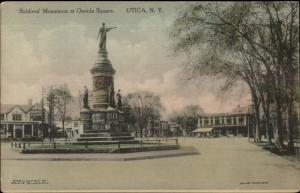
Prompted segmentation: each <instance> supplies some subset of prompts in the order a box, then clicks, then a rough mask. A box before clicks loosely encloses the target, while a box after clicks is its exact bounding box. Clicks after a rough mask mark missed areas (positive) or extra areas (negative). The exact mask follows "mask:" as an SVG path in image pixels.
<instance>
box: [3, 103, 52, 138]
mask: <svg viewBox="0 0 300 193" xmlns="http://www.w3.org/2000/svg"><path fill="white" fill-rule="evenodd" d="M46 119H47V115H46V111H45V110H42V106H41V105H40V104H38V103H36V104H32V100H31V99H30V100H29V101H28V104H27V105H17V104H14V105H5V104H1V123H0V131H1V138H2V139H3V138H11V139H18V138H27V137H41V136H43V130H42V127H41V125H42V122H43V120H44V121H47V120H46Z"/></svg>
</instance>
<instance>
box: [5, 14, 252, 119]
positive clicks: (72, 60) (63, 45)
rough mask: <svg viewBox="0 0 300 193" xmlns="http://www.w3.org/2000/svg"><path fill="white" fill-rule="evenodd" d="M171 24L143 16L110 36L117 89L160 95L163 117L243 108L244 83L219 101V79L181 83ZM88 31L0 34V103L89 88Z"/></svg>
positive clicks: (74, 27) (92, 52)
mask: <svg viewBox="0 0 300 193" xmlns="http://www.w3.org/2000/svg"><path fill="white" fill-rule="evenodd" d="M171 20H172V19H170V18H164V19H162V17H147V18H144V19H141V20H140V21H139V22H138V23H137V24H136V25H134V26H133V25H132V26H123V28H122V29H120V30H119V29H116V31H114V32H113V31H112V32H110V33H109V34H108V38H109V39H108V45H107V47H108V52H109V59H110V61H111V62H112V64H113V67H114V68H115V70H116V75H115V87H116V89H118V88H120V89H121V90H122V92H123V94H126V93H130V92H135V91H139V90H148V91H152V92H153V93H155V94H157V95H160V96H161V101H162V103H163V106H164V107H165V109H166V111H165V112H164V113H165V114H167V113H170V112H172V111H178V110H181V109H183V108H184V107H185V106H187V105H190V104H198V105H200V106H202V107H203V109H204V110H205V111H206V112H224V111H230V110H231V109H232V108H234V107H236V105H237V104H241V105H242V104H247V102H248V100H249V93H248V91H247V87H246V86H245V85H243V84H239V85H238V86H237V87H236V89H233V91H231V92H228V93H226V94H223V95H221V97H220V96H218V90H219V89H220V86H221V85H222V83H223V82H222V81H223V80H222V79H213V78H203V79H201V81H200V82H201V84H195V83H191V82H188V83H186V84H183V82H182V81H181V79H182V74H181V65H182V62H183V61H184V59H185V58H183V57H174V56H171V55H170V45H169V43H170V42H169V39H168V37H167V34H166V31H167V27H168V26H169V25H170V23H171ZM88 27H89V26H88V25H84V24H79V23H75V22H69V23H67V24H65V25H52V26H51V25H48V26H41V27H39V28H38V27H37V29H35V31H34V34H35V36H34V38H32V37H31V36H32V34H30V35H28V34H29V33H28V31H27V32H26V29H24V28H22V29H19V28H16V27H6V28H5V29H3V32H4V34H3V36H5V38H2V39H1V40H2V43H1V47H2V48H3V50H5V51H4V52H2V53H3V54H2V76H1V79H2V87H1V88H2V102H3V103H18V104H20V103H26V102H27V99H28V98H33V99H34V101H36V102H38V101H39V100H40V99H41V90H42V87H43V86H48V85H62V84H67V85H68V87H69V89H70V91H71V92H72V94H73V95H78V91H79V90H81V89H82V88H83V86H84V85H87V86H88V87H89V88H91V87H92V85H91V84H92V81H91V74H90V69H91V68H92V65H93V63H94V62H95V60H96V54H97V46H98V45H97V44H98V43H97V40H96V37H95V36H94V35H95V34H96V33H89V31H90V29H89V28H88ZM24 30H25V31H24ZM118 30H119V31H118Z"/></svg>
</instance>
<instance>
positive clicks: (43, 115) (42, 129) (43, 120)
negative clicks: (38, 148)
mask: <svg viewBox="0 0 300 193" xmlns="http://www.w3.org/2000/svg"><path fill="white" fill-rule="evenodd" d="M40 129H41V132H42V138H43V140H44V137H45V136H44V129H45V108H44V87H42V125H41V128H40Z"/></svg>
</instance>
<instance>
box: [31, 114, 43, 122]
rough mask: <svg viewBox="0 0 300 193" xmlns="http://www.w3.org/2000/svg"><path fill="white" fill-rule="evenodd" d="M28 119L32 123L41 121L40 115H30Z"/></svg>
mask: <svg viewBox="0 0 300 193" xmlns="http://www.w3.org/2000/svg"><path fill="white" fill-rule="evenodd" d="M30 119H31V120H32V121H42V115H41V114H30Z"/></svg>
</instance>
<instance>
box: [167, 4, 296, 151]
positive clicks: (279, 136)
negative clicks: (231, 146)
mask: <svg viewBox="0 0 300 193" xmlns="http://www.w3.org/2000/svg"><path fill="white" fill-rule="evenodd" d="M298 14H299V8H298V2H226V3H222V2H214V3H200V4H194V5H192V6H190V8H188V9H187V10H186V11H185V12H183V13H182V14H181V15H179V17H178V18H177V20H176V21H175V23H174V25H173V27H172V32H171V35H172V37H173V39H174V42H175V45H174V50H175V52H185V53H188V54H189V58H190V61H189V62H188V63H187V67H186V69H187V70H188V71H189V72H193V76H194V77H195V74H196V76H203V75H210V76H216V75H222V76H224V77H225V78H226V79H227V83H228V84H227V86H232V85H233V83H234V82H236V81H244V82H245V83H246V84H248V86H249V90H250V93H251V95H252V101H253V104H254V109H255V120H256V130H255V131H256V135H255V141H256V142H259V141H260V125H259V123H260V120H259V117H260V115H259V113H260V111H259V109H260V106H262V108H263V111H264V114H265V117H266V119H267V122H270V113H269V111H270V105H271V103H273V104H274V106H275V111H276V112H275V113H276V122H277V124H276V125H275V127H274V129H275V132H274V133H275V134H276V135H275V141H276V146H277V147H278V148H282V147H283V129H284V125H283V113H284V111H285V112H286V113H287V115H288V117H291V114H292V112H293V105H292V104H293V102H294V100H295V86H294V82H295V76H296V74H295V72H297V65H295V61H297V58H298V53H297V50H298V46H299V45H298V42H299V35H298V26H299V20H297V18H298ZM291 71H293V72H291ZM285 106H286V107H287V108H286V110H285V109H284V107H285ZM288 120H289V121H288V122H289V124H288V127H287V128H288V129H287V131H288V133H289V135H288V136H289V137H288V141H289V149H292V148H293V146H292V144H293V142H292V141H293V135H292V133H293V124H292V119H290V118H288ZM267 125H268V126H267V127H269V123H268V124H267ZM267 131H268V133H269V134H270V129H269V128H267ZM269 140H270V139H269Z"/></svg>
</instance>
